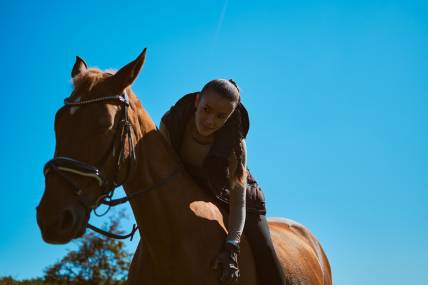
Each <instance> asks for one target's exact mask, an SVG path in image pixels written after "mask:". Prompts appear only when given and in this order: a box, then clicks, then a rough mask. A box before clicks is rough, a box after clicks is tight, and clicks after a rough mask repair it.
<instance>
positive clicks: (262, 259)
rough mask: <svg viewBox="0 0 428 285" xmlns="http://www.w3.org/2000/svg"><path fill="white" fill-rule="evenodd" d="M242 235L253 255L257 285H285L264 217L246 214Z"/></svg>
mask: <svg viewBox="0 0 428 285" xmlns="http://www.w3.org/2000/svg"><path fill="white" fill-rule="evenodd" d="M244 234H245V236H246V237H247V240H248V242H249V243H250V247H251V250H252V252H253V255H254V259H255V264H256V272H257V281H258V282H257V283H258V284H259V285H285V284H286V281H285V276H284V272H283V270H282V266H281V263H280V262H279V259H278V257H277V255H276V253H275V249H274V247H273V243H272V239H271V237H270V232H269V227H268V223H267V220H266V216H265V215H259V214H256V213H251V212H247V217H246V220H245V227H244Z"/></svg>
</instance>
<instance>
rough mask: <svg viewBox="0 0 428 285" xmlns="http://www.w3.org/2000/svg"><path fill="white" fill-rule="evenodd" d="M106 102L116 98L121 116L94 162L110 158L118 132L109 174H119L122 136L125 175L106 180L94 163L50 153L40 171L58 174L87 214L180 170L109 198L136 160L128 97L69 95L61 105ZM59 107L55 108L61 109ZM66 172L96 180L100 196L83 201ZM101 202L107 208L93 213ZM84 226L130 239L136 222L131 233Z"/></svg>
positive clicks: (111, 204) (102, 163)
mask: <svg viewBox="0 0 428 285" xmlns="http://www.w3.org/2000/svg"><path fill="white" fill-rule="evenodd" d="M109 101H119V102H120V103H121V105H122V115H121V118H120V121H119V126H118V131H116V132H115V133H114V136H113V139H112V142H111V147H110V148H109V149H108V150H107V152H106V153H105V154H104V155H103V156H102V158H101V160H100V161H99V162H98V163H96V165H100V166H103V165H105V162H106V160H107V159H108V158H110V153H111V152H112V150H113V149H114V146H115V142H116V140H117V135H118V134H119V135H120V151H119V155H118V156H117V160H116V164H115V168H116V169H115V171H113V173H119V170H120V165H121V161H122V160H124V158H125V155H124V152H125V140H126V138H128V145H129V148H128V151H129V158H128V169H127V172H126V176H125V178H124V179H123V180H122V181H120V182H119V181H117V177H115V178H113V179H109V178H108V177H107V176H106V175H105V174H104V173H103V172H102V171H101V170H100V169H98V168H97V167H96V166H95V165H91V164H88V163H85V162H82V161H79V160H76V159H73V158H70V157H66V156H56V155H55V156H54V158H53V159H51V160H49V161H48V162H47V163H46V164H45V166H44V170H43V173H44V175H45V177H46V176H47V175H48V174H49V173H51V172H52V173H55V174H57V175H59V176H60V177H62V178H63V180H64V181H65V182H67V183H68V184H69V185H70V186H71V190H72V192H73V194H74V195H76V196H77V198H78V200H79V202H80V203H81V204H82V206H83V207H84V208H85V210H86V213H87V215H88V216H89V215H90V212H91V211H92V210H93V211H94V213H95V214H96V215H97V216H103V215H105V214H106V213H107V212H108V210H109V209H110V208H111V207H113V206H116V205H119V204H123V203H126V202H128V201H129V200H130V199H132V198H133V197H135V196H136V195H139V194H142V193H145V192H148V191H150V190H153V189H155V188H157V187H160V186H161V185H163V184H165V183H166V182H168V181H169V180H171V179H172V178H173V177H174V176H175V175H176V174H177V173H178V171H179V169H180V168H177V169H176V170H175V171H174V172H173V173H172V174H171V175H170V176H169V177H167V178H166V179H164V180H162V181H161V182H160V183H157V184H155V185H152V186H151V187H149V188H146V189H143V190H141V191H138V192H134V193H132V194H131V195H128V196H127V197H123V198H119V199H112V197H113V194H114V190H115V189H116V188H117V187H119V186H122V185H123V184H124V183H125V182H126V181H127V179H128V177H129V173H130V172H131V171H132V167H133V165H134V164H135V161H136V155H135V144H134V142H133V139H132V131H133V130H132V125H131V123H130V121H129V118H128V108H129V105H130V104H129V98H128V94H127V92H126V91H124V92H123V93H122V94H120V95H114V96H105V97H99V98H95V99H88V100H85V101H80V102H75V101H71V100H70V99H69V98H67V99H65V100H64V106H63V107H62V108H68V107H74V106H84V105H88V104H95V103H100V102H109ZM62 108H61V109H62ZM61 109H60V110H59V111H61ZM113 156H114V154H113ZM67 173H73V174H77V175H80V176H85V177H90V178H93V179H95V180H96V181H97V183H98V187H100V188H101V190H102V191H101V195H100V196H99V197H97V198H96V200H95V201H86V200H85V199H84V196H83V195H82V194H83V191H82V189H81V188H80V187H79V186H78V185H77V183H76V182H75V181H73V179H72V178H71V177H70V176H69V175H67ZM101 204H104V205H107V206H108V208H107V210H106V211H105V212H104V213H103V214H101V215H100V214H98V213H97V212H96V209H97V207H98V206H100V205H101ZM87 227H88V228H90V229H92V230H94V231H96V232H98V233H100V234H103V235H106V236H108V237H111V238H117V239H126V238H128V237H130V238H131V240H132V238H133V236H134V234H135V232H136V231H137V229H138V228H137V227H136V225H135V224H134V225H133V228H132V231H131V233H129V234H127V235H118V234H114V233H109V232H106V231H104V230H102V229H100V228H97V227H95V226H93V225H91V224H89V223H88V225H87Z"/></svg>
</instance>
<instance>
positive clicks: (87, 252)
mask: <svg viewBox="0 0 428 285" xmlns="http://www.w3.org/2000/svg"><path fill="white" fill-rule="evenodd" d="M123 218H125V214H124V212H118V213H117V214H116V215H113V216H112V217H111V218H110V220H109V222H108V223H106V224H104V226H103V229H104V230H107V231H110V232H114V233H119V234H123V231H122V230H121V229H120V226H119V225H120V221H121V220H122V219H123ZM74 243H75V244H76V245H77V249H76V250H70V251H68V253H67V255H66V256H64V257H63V258H62V259H61V260H60V261H58V262H56V263H54V264H53V265H51V266H48V267H47V268H46V270H45V274H44V276H43V278H35V279H29V280H15V279H14V278H13V277H10V276H5V277H0V285H66V284H67V285H95V284H97V285H124V284H125V283H126V278H127V275H128V268H129V265H130V262H131V256H132V254H130V253H128V252H127V251H126V249H125V243H124V242H123V241H122V240H115V239H110V238H106V237H103V236H99V235H98V234H95V233H93V232H89V231H88V232H87V233H86V234H85V235H84V236H83V237H81V238H80V239H77V240H76V241H74Z"/></svg>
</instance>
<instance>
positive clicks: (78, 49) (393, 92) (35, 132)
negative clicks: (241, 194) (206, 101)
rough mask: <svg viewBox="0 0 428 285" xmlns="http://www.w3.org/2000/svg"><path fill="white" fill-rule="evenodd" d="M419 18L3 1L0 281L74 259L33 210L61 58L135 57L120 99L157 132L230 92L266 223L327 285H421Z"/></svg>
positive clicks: (427, 249) (107, 64)
mask: <svg viewBox="0 0 428 285" xmlns="http://www.w3.org/2000/svg"><path fill="white" fill-rule="evenodd" d="M427 14H428V4H426V2H424V1H285V0H283V1H271V0H265V1H238V0H229V1H227V0H226V1H224V0H205V1H121V2H120V3H119V1H109V0H108V1H107V0H104V1H100V0H94V1H1V2H0V39H1V53H0V63H1V68H0V81H1V82H0V86H1V90H2V92H1V93H2V95H1V96H2V98H3V100H2V106H3V109H2V110H3V111H2V112H1V113H0V116H1V119H0V126H1V129H2V130H3V132H2V135H1V140H0V152H1V153H0V154H1V158H2V163H1V164H0V169H1V171H0V173H1V174H0V175H1V180H0V181H1V182H2V185H1V188H0V191H1V196H0V197H1V201H2V205H1V207H0V217H1V220H2V223H1V226H0V256H1V258H0V276H4V275H11V276H13V277H15V278H18V279H24V278H32V277H38V276H42V275H43V270H44V268H46V267H47V266H48V265H51V264H53V263H54V262H55V261H57V260H59V259H60V258H61V257H62V256H64V255H65V254H66V252H67V250H68V249H72V248H74V245H73V244H67V245H49V244H46V243H44V242H43V240H42V238H41V235H40V231H39V229H38V227H37V224H36V218H35V207H36V206H37V204H38V202H39V200H40V198H41V196H42V193H43V190H44V189H43V187H44V177H43V174H42V167H43V165H44V163H45V162H46V161H47V160H49V159H51V158H52V155H53V151H54V147H55V140H54V132H53V120H54V114H55V111H56V110H57V109H58V108H59V107H61V106H62V102H63V99H64V98H65V97H67V96H68V95H69V94H70V92H71V89H72V88H71V84H70V72H71V69H72V66H73V64H74V61H75V56H76V55H79V56H80V57H82V58H83V59H85V61H86V62H87V63H88V65H89V66H93V67H99V68H101V69H111V68H113V69H119V68H120V67H122V66H123V65H125V64H126V63H128V62H130V61H131V60H133V59H134V58H135V57H136V56H137V55H138V54H139V53H140V52H141V51H142V50H143V48H145V47H147V57H146V63H145V66H144V68H143V70H142V71H141V73H140V75H139V77H138V78H137V80H136V82H135V83H134V85H133V87H132V88H133V90H134V92H135V93H136V94H137V96H138V97H139V98H140V100H141V102H142V103H143V105H144V107H145V108H146V109H147V110H148V112H149V113H150V115H151V117H152V118H153V119H154V120H155V122H156V123H159V120H160V118H161V116H162V115H163V113H164V112H165V111H167V110H168V109H169V107H170V106H171V105H172V104H174V103H175V102H176V101H177V100H178V99H179V98H180V97H181V96H183V95H184V94H187V93H190V92H195V91H198V90H200V89H201V88H202V86H203V85H204V84H205V83H206V82H208V81H209V80H211V79H214V78H228V79H229V78H232V79H234V80H235V81H236V82H237V83H238V85H239V86H240V88H241V96H242V102H243V104H244V105H245V106H246V107H247V109H248V111H249V114H250V120H251V127H250V131H249V134H248V138H247V148H248V165H249V168H250V169H251V171H252V173H253V174H254V176H255V177H256V179H257V180H258V182H259V183H260V185H261V186H262V189H263V191H264V192H265V195H266V198H267V208H268V216H269V217H287V218H290V219H293V220H295V221H298V222H300V223H302V224H304V225H305V226H307V227H308V228H309V229H310V230H311V231H312V232H313V233H314V234H315V236H316V237H317V238H318V239H319V240H320V242H321V244H322V246H323V248H324V250H325V251H326V253H327V256H328V258H329V261H330V263H331V267H332V272H333V280H334V284H346V285H354V284H368V285H370V284H389V285H394V284H421V285H422V284H428V275H427V274H426V269H427V257H426V256H427V254H428V210H427V204H428V191H427V190H428V148H427V146H428V112H427V107H428V80H427V78H428V54H427V50H428V18H427V16H426V15H427ZM125 208H126V209H128V212H129V208H127V207H125ZM129 214H130V216H131V218H130V220H129V221H127V222H125V223H124V226H125V227H126V228H130V225H131V224H132V214H131V213H130V212H129ZM91 221H93V223H95V224H100V223H102V222H103V221H102V220H97V219H92V220H91ZM137 241H138V239H136V241H134V242H128V248H129V250H131V251H133V250H134V249H135V246H136V242H137ZM424 272H425V273H424Z"/></svg>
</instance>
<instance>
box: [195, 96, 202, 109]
mask: <svg viewBox="0 0 428 285" xmlns="http://www.w3.org/2000/svg"><path fill="white" fill-rule="evenodd" d="M200 99H201V97H200V93H198V94H196V97H195V108H198V105H199V100H200Z"/></svg>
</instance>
